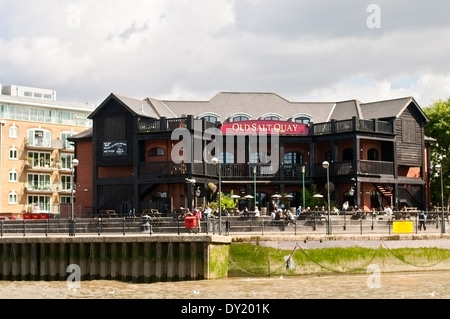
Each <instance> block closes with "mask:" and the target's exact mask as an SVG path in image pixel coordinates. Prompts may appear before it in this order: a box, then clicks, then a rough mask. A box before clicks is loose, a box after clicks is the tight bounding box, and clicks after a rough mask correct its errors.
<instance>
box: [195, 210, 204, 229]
mask: <svg viewBox="0 0 450 319" xmlns="http://www.w3.org/2000/svg"><path fill="white" fill-rule="evenodd" d="M194 217H195V219H196V220H197V229H198V231H199V232H200V230H201V226H200V221H201V219H202V211H201V210H200V209H198V208H196V209H194Z"/></svg>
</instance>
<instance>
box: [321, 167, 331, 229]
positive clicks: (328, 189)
mask: <svg viewBox="0 0 450 319" xmlns="http://www.w3.org/2000/svg"><path fill="white" fill-rule="evenodd" d="M322 167H323V168H325V169H326V170H327V198H328V205H327V209H328V223H327V235H330V234H331V224H330V222H331V221H330V163H328V162H327V161H323V162H322Z"/></svg>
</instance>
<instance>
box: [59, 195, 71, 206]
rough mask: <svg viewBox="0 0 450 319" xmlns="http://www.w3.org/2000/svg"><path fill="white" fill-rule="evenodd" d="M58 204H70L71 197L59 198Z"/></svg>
mask: <svg viewBox="0 0 450 319" xmlns="http://www.w3.org/2000/svg"><path fill="white" fill-rule="evenodd" d="M59 202H60V203H61V204H70V203H71V202H72V197H71V196H61V197H60V198H59Z"/></svg>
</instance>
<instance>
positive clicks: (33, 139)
mask: <svg viewBox="0 0 450 319" xmlns="http://www.w3.org/2000/svg"><path fill="white" fill-rule="evenodd" d="M27 137H28V145H30V146H41V147H51V145H52V133H51V132H50V131H48V130H42V129H30V130H28V136H27Z"/></svg>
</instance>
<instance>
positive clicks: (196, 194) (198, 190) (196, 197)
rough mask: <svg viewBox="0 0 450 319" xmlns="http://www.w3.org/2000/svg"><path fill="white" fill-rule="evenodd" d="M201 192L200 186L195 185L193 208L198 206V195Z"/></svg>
mask: <svg viewBox="0 0 450 319" xmlns="http://www.w3.org/2000/svg"><path fill="white" fill-rule="evenodd" d="M201 194H202V192H201V191H200V187H198V186H197V189H196V190H195V194H194V195H195V208H197V206H198V198H199V197H200V195H201Z"/></svg>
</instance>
